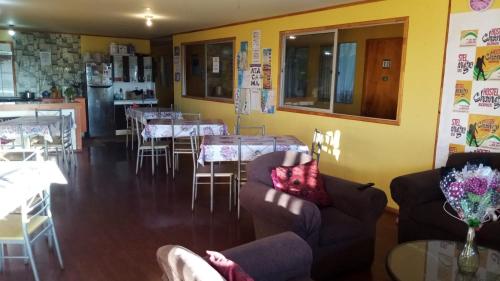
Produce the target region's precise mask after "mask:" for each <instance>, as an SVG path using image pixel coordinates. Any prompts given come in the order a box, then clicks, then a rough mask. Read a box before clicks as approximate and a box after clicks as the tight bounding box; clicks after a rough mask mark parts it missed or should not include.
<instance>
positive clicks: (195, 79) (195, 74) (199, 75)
mask: <svg viewBox="0 0 500 281" xmlns="http://www.w3.org/2000/svg"><path fill="white" fill-rule="evenodd" d="M184 50H185V58H186V64H185V66H186V94H187V95H189V96H196V97H205V45H204V44H199V45H186V46H185V49H184Z"/></svg>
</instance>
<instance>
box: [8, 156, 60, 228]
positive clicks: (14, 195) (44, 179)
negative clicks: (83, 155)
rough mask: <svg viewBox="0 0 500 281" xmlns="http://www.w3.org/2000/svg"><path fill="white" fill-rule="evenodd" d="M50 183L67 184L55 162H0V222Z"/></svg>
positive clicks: (47, 187) (45, 188)
mask: <svg viewBox="0 0 500 281" xmlns="http://www.w3.org/2000/svg"><path fill="white" fill-rule="evenodd" d="M52 183H57V184H67V181H66V178H65V177H64V175H63V174H62V172H61V170H60V169H59V167H58V166H57V164H56V163H55V162H52V161H26V162H21V161H13V162H0V220H1V219H2V218H3V217H5V216H6V215H8V214H9V213H11V212H13V211H14V210H15V209H16V208H18V207H20V206H21V204H23V201H24V202H26V200H28V199H29V198H30V197H32V196H34V195H35V194H37V193H39V192H41V191H42V190H48V189H49V188H50V185H51V184H52Z"/></svg>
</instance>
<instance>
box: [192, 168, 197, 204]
mask: <svg viewBox="0 0 500 281" xmlns="http://www.w3.org/2000/svg"><path fill="white" fill-rule="evenodd" d="M195 193H196V174H194V173H193V186H192V190H191V211H194V198H195Z"/></svg>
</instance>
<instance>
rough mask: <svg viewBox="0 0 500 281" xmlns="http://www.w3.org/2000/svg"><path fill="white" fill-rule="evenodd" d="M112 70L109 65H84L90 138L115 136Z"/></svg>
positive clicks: (111, 66)
mask: <svg viewBox="0 0 500 281" xmlns="http://www.w3.org/2000/svg"><path fill="white" fill-rule="evenodd" d="M112 69H113V65H112V64H111V63H87V64H86V65H85V76H86V84H87V91H86V92H87V115H88V134H89V136H90V137H106V136H113V135H114V134H115V117H114V104H113V101H114V95H113V78H112V77H113V76H112Z"/></svg>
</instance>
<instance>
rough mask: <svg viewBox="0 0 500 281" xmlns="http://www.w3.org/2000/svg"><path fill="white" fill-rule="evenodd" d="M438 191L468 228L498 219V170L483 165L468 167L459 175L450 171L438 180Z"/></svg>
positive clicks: (499, 174)
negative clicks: (440, 191) (439, 181)
mask: <svg viewBox="0 0 500 281" xmlns="http://www.w3.org/2000/svg"><path fill="white" fill-rule="evenodd" d="M440 187H441V190H442V191H443V193H444V196H445V197H446V200H447V203H448V204H450V206H451V207H452V208H453V209H454V210H455V211H456V212H457V215H458V219H460V220H462V221H464V222H465V223H466V224H467V225H468V226H469V227H474V228H476V229H478V228H480V227H481V226H482V225H483V224H484V223H485V222H488V221H492V220H493V221H496V220H497V219H498V214H497V213H498V210H500V172H499V171H498V170H493V169H491V167H488V166H483V165H482V164H479V165H471V164H469V163H467V164H466V165H465V167H464V168H463V169H462V170H461V171H460V170H456V169H453V170H451V172H450V173H448V174H447V175H446V176H445V177H444V178H443V179H442V180H441V183H440ZM445 210H446V209H445ZM447 212H448V211H447ZM448 213H449V212H448ZM450 215H451V214H450Z"/></svg>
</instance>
